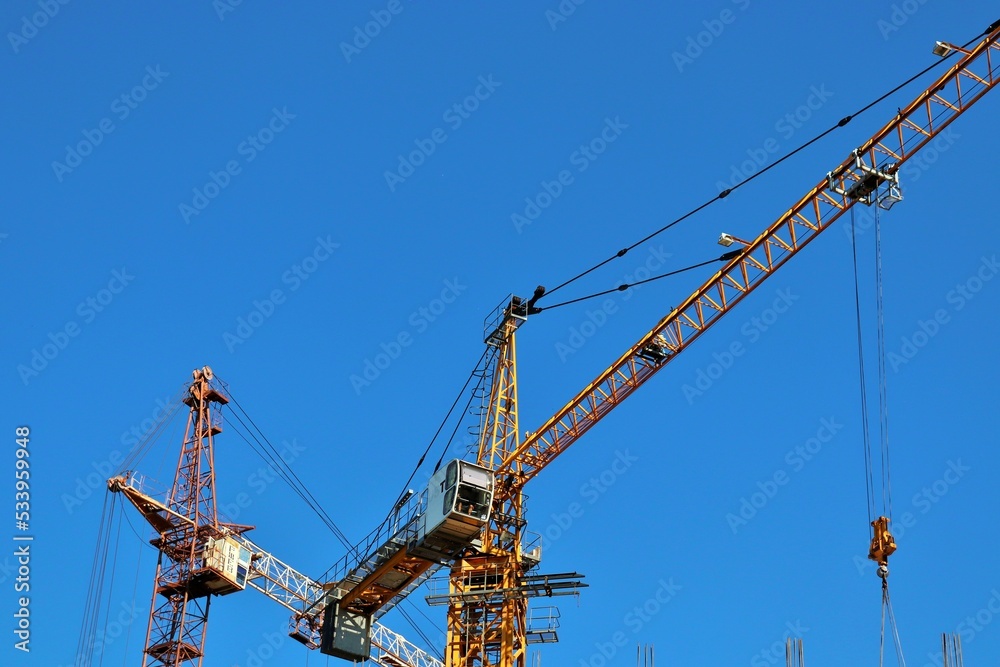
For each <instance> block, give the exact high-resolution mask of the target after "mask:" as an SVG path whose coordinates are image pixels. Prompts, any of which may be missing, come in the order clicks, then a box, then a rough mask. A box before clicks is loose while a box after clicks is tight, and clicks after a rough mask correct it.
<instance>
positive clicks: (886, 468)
mask: <svg viewBox="0 0 1000 667" xmlns="http://www.w3.org/2000/svg"><path fill="white" fill-rule="evenodd" d="M882 284H883V283H882V216H881V214H880V213H879V208H878V207H877V206H876V207H875V287H876V298H875V301H876V310H877V313H878V321H877V328H878V394H879V436H880V443H881V449H882V507H883V510H884V512H885V515H886V516H887V517H889V520H890V521H891V520H892V477H891V468H890V465H889V402H888V398H887V379H886V364H885V361H886V355H885V310H884V308H883V298H882V294H883V289H882Z"/></svg>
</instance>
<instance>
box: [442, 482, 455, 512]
mask: <svg viewBox="0 0 1000 667" xmlns="http://www.w3.org/2000/svg"><path fill="white" fill-rule="evenodd" d="M454 506H455V487H454V486H453V487H451V488H450V489H448V490H447V491H446V492H445V494H444V515H445V516H448V515H449V514H451V511H452V510H453V509H454Z"/></svg>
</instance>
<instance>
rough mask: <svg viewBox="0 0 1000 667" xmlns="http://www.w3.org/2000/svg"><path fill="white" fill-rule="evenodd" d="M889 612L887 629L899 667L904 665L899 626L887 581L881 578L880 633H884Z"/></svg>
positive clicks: (904, 666)
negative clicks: (890, 635) (890, 634)
mask: <svg viewBox="0 0 1000 667" xmlns="http://www.w3.org/2000/svg"><path fill="white" fill-rule="evenodd" d="M886 611H888V614H889V629H890V630H891V631H892V640H893V645H894V647H895V649H896V661H897V662H898V664H899V667H906V659H905V658H904V657H903V643H902V641H900V639H899V626H897V625H896V615H895V613H893V611H892V600H891V599H890V597H889V582H887V581H885V580H884V579H883V580H882V618H883V620H882V626H883V627H882V633H883V635H884V634H885V615H886Z"/></svg>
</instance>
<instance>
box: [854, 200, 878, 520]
mask: <svg viewBox="0 0 1000 667" xmlns="http://www.w3.org/2000/svg"><path fill="white" fill-rule="evenodd" d="M854 223H855V215H854V207H853V206H852V207H851V255H852V257H853V260H854V314H855V321H856V326H857V338H858V377H859V380H860V384H861V430H862V443H863V444H864V454H865V495H866V497H867V505H868V522H869V523H871V522H872V521H874V519H875V482H874V480H873V471H872V447H871V437H870V434H869V420H868V391H867V387H866V385H865V353H864V340H863V337H862V330H861V286H860V277H859V271H858V244H857V234H856V228H855V224H854Z"/></svg>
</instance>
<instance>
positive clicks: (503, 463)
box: [446, 21, 1000, 667]
mask: <svg viewBox="0 0 1000 667" xmlns="http://www.w3.org/2000/svg"><path fill="white" fill-rule="evenodd" d="M984 35H985V39H983V40H982V41H980V42H979V43H978V44H977V45H976V46H975V47H974V48H973V49H971V50H967V49H964V48H962V47H957V46H954V45H951V44H944V43H941V42H938V44H937V47H936V48H935V54H936V55H940V56H946V55H948V54H949V53H950V52H951V51H958V52H960V53H962V54H963V55H962V58H961V59H960V60H959V61H958V62H957V63H956V64H955V65H954V66H952V67H951V68H950V69H949V70H948V71H947V72H946V73H945V74H943V75H942V76H941V77H940V78H938V79H937V80H936V81H935V82H934V83H933V84H931V86H929V87H928V88H927V89H926V90H925V91H924V92H923V93H921V94H920V95H919V96H918V97H917V98H916V99H914V100H913V101H912V102H911V103H910V104H909V105H907V106H906V107H905V108H904V109H900V110H899V112H898V114H897V115H896V117H895V118H894V119H893V120H892V121H890V122H889V123H887V124H886V125H885V126H884V127H883V128H882V129H881V130H879V131H878V132H877V133H876V134H875V135H874V136H872V137H871V138H870V139H869V140H868V141H866V142H865V143H864V144H862V145H861V146H860V147H859V148H858V149H856V150H855V151H854V152H853V153H852V154H851V156H850V157H848V158H847V159H845V160H844V161H843V162H842V163H841V164H840V165H838V166H837V167H836V168H835V169H833V170H831V171H830V172H829V173H828V174H827V175H826V177H825V178H823V179H822V180H821V181H820V182H819V183H818V184H817V185H816V186H815V187H814V188H813V189H812V190H810V191H809V192H808V193H807V194H806V195H805V196H804V197H802V198H801V199H800V200H799V201H798V202H796V203H795V205H794V206H792V207H791V208H790V209H789V210H788V211H786V212H785V213H784V214H782V215H781V216H780V217H779V218H778V219H777V220H776V221H775V222H774V223H772V224H771V225H770V226H768V228H767V229H765V230H764V231H763V232H762V233H761V234H760V235H759V236H758V237H757V238H756V239H754V240H753V241H749V242H747V241H740V240H739V239H736V238H734V237H732V236H730V235H725V234H724V235H723V236H722V238H721V239H720V243H723V244H724V245H732V244H734V243H739V244H740V245H741V246H742V248H740V249H739V250H738V251H737V252H735V253H731V255H732V257H730V258H729V259H728V261H727V263H726V265H725V267H724V268H723V269H722V270H720V271H718V272H717V273H715V274H714V275H713V276H712V277H711V278H709V279H708V280H707V281H706V282H705V283H704V284H702V285H701V286H700V287H699V288H698V289H697V290H695V291H694V292H693V293H692V294H691V295H690V296H688V297H687V298H686V299H685V300H684V301H683V302H681V304H680V305H679V306H678V307H676V308H673V309H671V311H670V313H668V314H667V315H666V316H665V317H664V318H662V319H661V320H660V321H659V322H657V323H656V325H655V326H654V327H653V328H652V329H651V330H649V331H648V332H647V333H646V334H645V335H643V336H642V337H641V338H640V339H639V340H638V341H637V342H636V343H635V344H634V345H632V347H630V348H629V349H628V350H627V351H626V352H625V353H624V354H623V355H622V356H620V357H619V358H618V359H616V360H615V361H614V363H612V364H611V366H609V367H608V368H607V369H606V370H605V371H604V372H602V373H601V374H600V375H598V376H597V378H595V379H594V380H593V381H592V382H591V383H590V384H588V385H587V386H586V387H584V388H583V389H582V390H581V391H580V392H579V393H578V394H577V395H576V396H574V397H573V398H572V399H571V400H570V401H569V402H568V403H566V405H564V406H563V407H562V408H561V409H560V410H559V411H558V412H556V413H555V414H554V415H553V416H552V417H550V418H549V419H547V420H546V421H545V422H544V423H543V424H542V425H541V426H540V427H539V428H538V429H537V430H535V431H534V432H531V433H530V434H528V435H527V436H526V437H525V439H524V440H523V441H521V440H520V438H519V436H518V433H519V432H518V429H517V382H516V360H515V340H514V339H515V332H516V330H517V329H518V327H519V326H520V324H521V323H522V322H523V319H524V318H518V317H517V313H518V311H517V307H516V306H515V303H517V304H521V301H520V300H519V299H517V298H516V297H515V299H514V300H512V302H511V307H510V309H509V311H508V316H507V319H506V320H505V321H504V323H503V324H502V325H501V326H500V327H498V329H497V330H496V333H495V334H494V336H492V337H487V344H493V345H496V346H498V347H499V349H500V353H499V354H498V355H497V359H498V361H497V362H496V363H497V366H496V371H495V372H494V384H493V391H492V394H491V403H490V406H489V407H490V412H489V420H490V421H489V422H488V423H489V425H490V426H491V427H492V428H488V429H486V430H485V431H484V432H483V434H482V441H481V443H480V448H479V460H480V463H483V464H486V463H489V464H490V467H491V468H492V469H493V470H494V474H495V476H496V479H495V483H496V493H495V495H494V516H493V519H492V520H491V522H490V525H489V527H488V528H487V529H486V530H484V539H483V544H484V553H481V554H475V555H467V556H465V557H463V558H462V559H461V560H459V561H457V562H456V564H455V565H454V566H453V568H452V574H451V589H452V593H453V598H452V602H451V606H450V608H449V616H448V653H447V655H446V658H447V661H446V664H447V665H448V667H473V666H477V667H478V666H482V667H487V666H489V667H523V666H524V665H525V664H526V660H525V651H524V648H525V630H524V624H525V618H526V609H527V605H526V604H524V599H523V597H522V598H521V599H517V598H516V596H515V597H514V599H508V597H507V596H500V597H499V598H497V597H496V596H494V597H493V598H492V599H490V598H488V597H487V598H486V601H485V602H483V603H482V604H481V608H479V609H477V610H476V612H477V614H478V616H477V617H476V621H475V623H473V624H471V626H470V623H469V622H468V621H467V620H466V618H467V617H468V614H467V613H465V612H466V611H467V608H466V603H465V602H464V601H463V598H462V597H461V596H458V595H454V594H455V593H460V592H462V591H463V590H464V587H466V586H467V584H466V582H468V581H476V582H480V581H486V582H496V583H495V584H494V583H488V584H482V586H484V587H489V586H491V585H492V586H496V587H503V588H507V587H510V586H514V585H516V583H517V582H518V580H519V579H521V578H523V576H524V572H525V567H524V561H523V554H522V551H521V541H520V538H521V535H522V532H521V531H522V529H523V526H524V525H525V521H524V513H523V509H524V508H523V489H524V485H525V484H527V483H528V482H529V481H530V480H532V479H533V478H534V477H535V476H536V475H537V474H538V473H540V472H541V471H542V470H543V469H544V468H545V467H546V466H548V465H549V464H550V463H552V462H553V461H554V460H555V459H556V458H557V457H558V456H559V455H560V454H561V453H563V452H564V451H566V450H567V449H568V448H569V447H570V445H572V444H573V443H574V442H576V441H577V440H578V439H579V438H580V437H581V436H582V435H583V434H584V433H586V432H587V431H588V430H589V429H590V428H592V427H593V426H594V425H595V424H597V423H598V422H599V421H600V420H601V419H603V418H604V417H605V416H607V415H608V414H609V413H610V412H611V411H612V410H613V409H614V408H615V407H616V406H618V405H620V404H621V403H622V401H624V400H625V399H626V398H628V397H629V396H630V395H631V394H632V393H633V392H634V391H635V390H636V389H638V388H639V387H640V386H642V385H643V384H645V382H646V381H647V380H649V379H650V378H651V377H652V376H653V375H654V374H655V373H656V372H657V371H659V370H660V369H661V368H663V367H664V366H666V365H667V363H668V362H669V361H671V360H672V359H673V358H674V357H676V356H677V355H678V354H679V353H680V352H682V351H683V350H684V349H686V348H687V347H688V345H690V344H691V343H693V342H694V341H695V340H697V339H698V338H699V337H700V336H701V335H702V334H703V333H704V332H705V331H707V330H708V328H709V327H711V326H712V325H713V324H715V323H716V322H717V321H718V320H719V319H720V318H721V317H722V316H723V315H725V314H726V313H728V312H729V311H730V310H731V309H732V308H733V307H734V306H736V304H738V303H739V302H740V301H742V300H743V299H744V298H745V297H746V296H747V295H748V294H750V293H751V292H752V291H753V290H754V289H756V288H757V287H759V286H760V285H761V284H762V283H763V281H764V280H766V279H767V278H768V277H769V276H770V275H771V274H773V273H774V272H775V271H777V270H778V269H779V268H780V267H781V266H783V265H784V264H785V262H787V261H788V260H789V259H791V258H792V257H793V256H794V255H796V254H797V253H798V252H799V251H800V250H802V248H804V247H805V246H806V245H807V244H808V243H809V242H810V241H812V240H813V239H814V238H816V237H817V236H818V235H819V234H820V233H821V232H823V231H824V230H826V229H827V228H829V227H830V225H832V224H833V223H834V222H836V221H837V220H838V219H839V218H840V217H841V216H842V215H844V214H845V213H846V212H847V211H849V210H850V209H851V207H853V206H854V205H856V204H858V203H863V204H866V205H872V204H877V205H879V206H882V207H883V208H886V209H888V208H889V207H891V206H892V205H893V204H894V203H896V202H898V201H900V200H901V199H902V195H901V191H900V187H899V177H898V172H899V169H900V167H901V166H902V165H903V164H904V163H905V162H906V161H907V160H909V159H910V158H912V157H913V156H914V155H915V154H916V153H917V152H919V151H920V149H922V148H923V147H924V146H926V145H927V144H928V143H930V142H931V141H933V140H934V139H935V138H936V137H937V136H938V135H939V134H940V133H941V132H943V131H944V130H945V129H946V128H947V127H948V126H949V125H950V124H951V123H952V122H954V120H955V119H957V118H958V117H959V116H960V115H962V114H963V113H964V112H965V111H966V110H967V109H968V108H969V107H971V106H972V105H973V104H975V103H976V102H977V101H979V100H980V99H981V98H982V97H983V95H985V94H986V93H987V92H989V91H990V90H992V89H993V87H994V86H995V85H996V83H997V81H998V80H1000V76H998V72H997V70H998V69H1000V47H998V45H997V39H998V36H1000V21H998V22H996V23H994V24H993V25H991V26H990V27H989V28H988V29H987V30H986V31H985V32H984ZM994 63H996V64H994ZM970 88H971V91H970V90H969V89H970ZM849 120H850V119H849V118H848V119H845V120H844V121H841V125H844V124H846V123H847V122H848V121H849ZM537 294H538V293H537V292H536V295H537ZM525 305H526V304H525ZM528 310H530V309H527V308H525V309H524V310H523V311H520V314H522V315H524V316H525V317H526V316H527V315H528V314H529V313H528ZM511 427H513V428H512V430H511ZM497 630H500V632H499V635H498V633H497V632H496V631H497ZM498 636H499V640H498ZM498 648H499V649H500V650H497V649H498Z"/></svg>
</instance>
